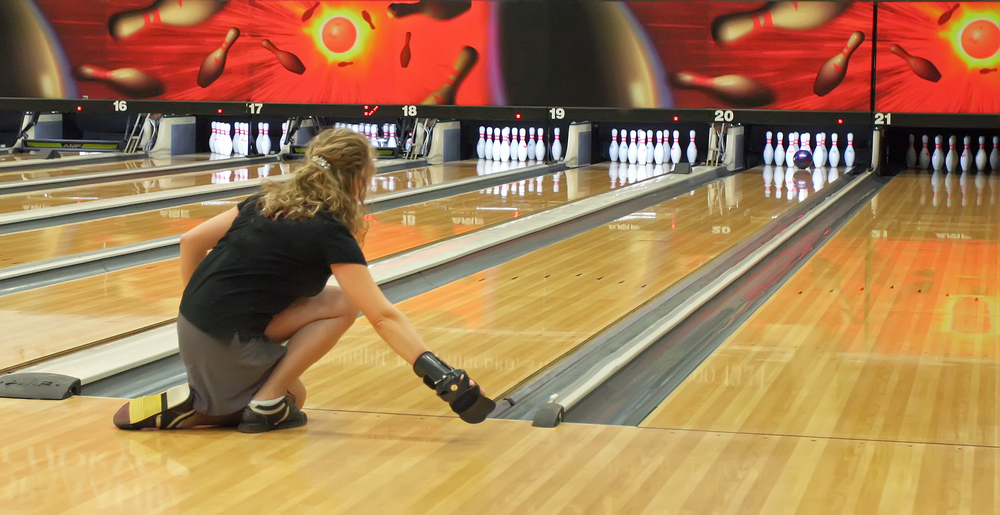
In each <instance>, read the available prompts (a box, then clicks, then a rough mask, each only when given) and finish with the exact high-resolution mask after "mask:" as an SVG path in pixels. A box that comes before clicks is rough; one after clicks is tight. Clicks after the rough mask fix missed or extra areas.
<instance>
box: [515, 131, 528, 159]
mask: <svg viewBox="0 0 1000 515" xmlns="http://www.w3.org/2000/svg"><path fill="white" fill-rule="evenodd" d="M524 134H525V130H524V129H521V130H520V136H521V142H520V143H518V144H517V160H518V161H520V162H522V163H523V162H525V161H527V160H528V140H526V139H525V138H524Z"/></svg>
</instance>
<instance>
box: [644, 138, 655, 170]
mask: <svg viewBox="0 0 1000 515" xmlns="http://www.w3.org/2000/svg"><path fill="white" fill-rule="evenodd" d="M654 150H655V147H653V131H651V130H650V131H646V164H653V151H654Z"/></svg>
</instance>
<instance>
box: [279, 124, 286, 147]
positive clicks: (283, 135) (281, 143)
mask: <svg viewBox="0 0 1000 515" xmlns="http://www.w3.org/2000/svg"><path fill="white" fill-rule="evenodd" d="M287 139H288V122H282V123H281V140H280V141H279V142H278V146H280V147H281V148H285V143H286V141H285V140H287Z"/></svg>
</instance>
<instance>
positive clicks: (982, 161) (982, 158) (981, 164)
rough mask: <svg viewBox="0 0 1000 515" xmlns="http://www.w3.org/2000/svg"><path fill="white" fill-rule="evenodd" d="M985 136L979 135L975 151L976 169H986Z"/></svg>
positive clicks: (981, 170)
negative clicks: (977, 148) (977, 149)
mask: <svg viewBox="0 0 1000 515" xmlns="http://www.w3.org/2000/svg"><path fill="white" fill-rule="evenodd" d="M986 160H987V157H986V136H980V137H979V151H978V152H976V170H979V171H980V172H983V171H986Z"/></svg>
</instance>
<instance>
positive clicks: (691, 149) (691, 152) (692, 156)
mask: <svg viewBox="0 0 1000 515" xmlns="http://www.w3.org/2000/svg"><path fill="white" fill-rule="evenodd" d="M689 135H690V136H691V142H690V143H688V148H687V158H688V163H691V164H692V165H693V164H694V162H695V161H697V160H698V147H697V146H696V145H695V143H694V135H695V133H694V131H693V130H692V131H691V132H690V134H689Z"/></svg>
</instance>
